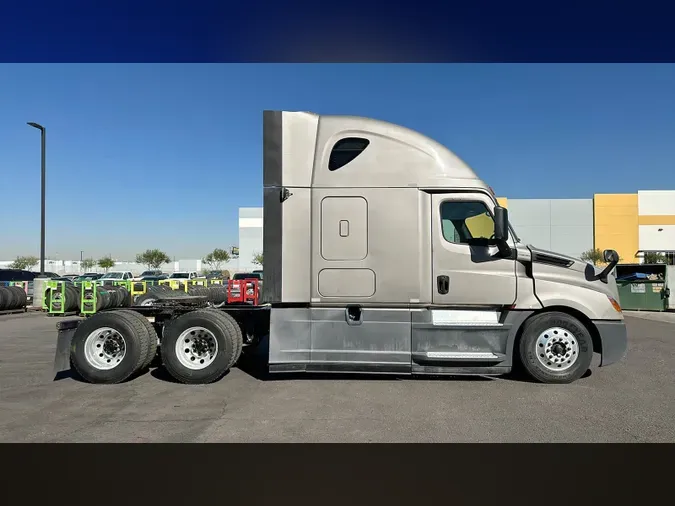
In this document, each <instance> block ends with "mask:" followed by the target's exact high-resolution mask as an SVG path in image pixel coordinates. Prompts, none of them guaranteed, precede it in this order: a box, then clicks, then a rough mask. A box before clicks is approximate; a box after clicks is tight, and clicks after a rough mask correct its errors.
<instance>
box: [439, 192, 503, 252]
mask: <svg viewBox="0 0 675 506" xmlns="http://www.w3.org/2000/svg"><path fill="white" fill-rule="evenodd" d="M440 211H441V227H442V231H443V238H444V239H445V240H446V241H448V242H452V243H455V244H470V243H471V241H472V240H476V239H491V238H492V236H493V235H494V232H495V222H494V219H493V218H492V214H490V212H489V211H488V208H487V207H486V206H485V204H484V203H483V202H476V201H467V200H465V201H458V200H447V201H445V202H442V203H441V209H440Z"/></svg>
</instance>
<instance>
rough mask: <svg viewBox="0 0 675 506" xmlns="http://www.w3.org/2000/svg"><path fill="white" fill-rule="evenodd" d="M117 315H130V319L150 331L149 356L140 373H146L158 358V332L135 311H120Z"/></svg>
mask: <svg viewBox="0 0 675 506" xmlns="http://www.w3.org/2000/svg"><path fill="white" fill-rule="evenodd" d="M116 312H117V313H123V314H126V315H128V316H129V317H130V318H135V319H136V320H138V321H139V322H140V323H141V325H143V327H145V329H146V330H147V331H148V337H147V339H148V354H147V356H146V358H145V361H144V362H143V365H141V369H140V371H139V372H145V371H146V370H147V368H148V367H149V366H150V364H151V363H152V361H153V360H154V359H155V357H156V356H157V343H158V338H157V331H156V330H155V327H154V326H153V325H152V323H150V322H149V321H148V319H147V318H146V317H145V316H143V315H142V314H140V313H137V312H136V311H133V310H132V309H120V310H119V311H116Z"/></svg>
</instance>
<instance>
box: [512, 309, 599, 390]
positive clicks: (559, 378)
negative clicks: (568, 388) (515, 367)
mask: <svg viewBox="0 0 675 506" xmlns="http://www.w3.org/2000/svg"><path fill="white" fill-rule="evenodd" d="M518 351H519V356H520V361H521V363H522V365H523V367H524V369H525V371H526V372H527V373H528V375H529V376H530V377H531V378H532V379H534V380H536V381H539V382H541V383H557V384H564V383H572V382H574V381H576V380H577V379H579V378H581V377H582V376H583V375H584V374H585V373H586V371H587V370H588V368H589V367H590V365H591V361H592V360H593V339H592V337H591V334H590V332H589V331H588V329H587V328H586V326H585V325H584V324H583V323H581V322H580V321H579V320H578V319H577V318H575V317H573V316H571V315H569V314H567V313H561V312H550V313H542V314H539V315H535V316H533V317H532V318H530V319H529V320H527V321H526V322H525V324H524V327H523V333H522V336H521V339H520V345H519V350H518Z"/></svg>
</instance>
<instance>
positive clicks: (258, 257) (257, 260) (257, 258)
mask: <svg viewBox="0 0 675 506" xmlns="http://www.w3.org/2000/svg"><path fill="white" fill-rule="evenodd" d="M251 261H252V262H253V263H254V264H256V265H262V264H263V254H262V253H254V254H253V259H252V260H251Z"/></svg>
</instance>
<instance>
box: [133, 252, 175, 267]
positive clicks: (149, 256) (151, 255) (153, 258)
mask: <svg viewBox="0 0 675 506" xmlns="http://www.w3.org/2000/svg"><path fill="white" fill-rule="evenodd" d="M170 261H171V259H170V258H169V255H167V254H166V253H164V252H163V251H160V250H158V249H148V250H145V251H144V252H143V253H139V254H138V255H136V262H138V263H139V264H143V265H146V266H147V267H148V269H159V267H160V266H161V265H164V264H168V263H169V262H170Z"/></svg>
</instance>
